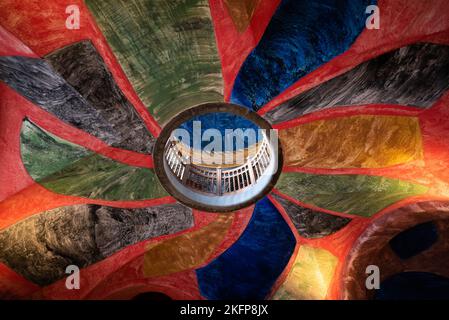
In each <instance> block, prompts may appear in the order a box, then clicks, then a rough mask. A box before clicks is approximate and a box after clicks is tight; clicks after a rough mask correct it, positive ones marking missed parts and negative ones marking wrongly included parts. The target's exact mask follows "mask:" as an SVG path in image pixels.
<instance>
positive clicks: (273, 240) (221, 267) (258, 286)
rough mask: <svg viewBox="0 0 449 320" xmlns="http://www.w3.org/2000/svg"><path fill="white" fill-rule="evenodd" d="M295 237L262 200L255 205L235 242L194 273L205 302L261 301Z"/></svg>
mask: <svg viewBox="0 0 449 320" xmlns="http://www.w3.org/2000/svg"><path fill="white" fill-rule="evenodd" d="M294 248H295V237H294V235H293V233H292V232H291V230H290V228H289V226H288V225H287V223H286V222H285V220H284V218H283V217H282V216H281V214H280V213H279V211H278V210H277V209H276V207H275V206H274V205H273V204H272V203H271V202H270V201H269V200H268V199H267V198H264V199H262V200H261V201H259V202H258V203H257V204H256V207H255V209H254V213H253V216H252V218H251V220H250V222H249V224H248V227H247V228H246V230H245V231H244V232H243V234H242V236H241V237H240V238H239V240H237V242H236V243H235V244H234V245H233V246H232V247H230V248H229V249H228V250H226V251H225V252H224V253H223V254H222V255H220V256H219V257H217V258H216V259H215V260H214V261H212V262H211V263H210V264H208V265H207V266H205V267H203V268H200V269H198V270H197V271H196V274H197V278H198V284H199V288H200V292H201V294H202V295H203V296H204V297H205V298H208V299H213V300H218V299H264V298H265V297H266V296H267V295H268V293H269V292H270V290H271V288H272V286H273V284H274V283H275V281H276V279H277V278H278V277H279V275H280V274H281V273H282V271H283V270H284V268H285V267H286V265H287V263H288V261H289V259H290V257H291V255H292V253H293V250H294Z"/></svg>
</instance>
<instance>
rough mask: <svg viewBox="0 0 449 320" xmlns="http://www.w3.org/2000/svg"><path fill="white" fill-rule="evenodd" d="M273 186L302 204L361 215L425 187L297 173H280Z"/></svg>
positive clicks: (387, 180) (379, 179)
mask: <svg viewBox="0 0 449 320" xmlns="http://www.w3.org/2000/svg"><path fill="white" fill-rule="evenodd" d="M276 188H277V189H278V190H279V191H281V192H282V193H284V194H286V195H289V196H291V197H293V198H295V199H297V200H299V201H301V202H304V203H308V204H312V205H315V206H318V207H320V208H323V209H328V210H332V211H336V212H342V213H349V214H354V215H359V216H365V217H369V216H371V215H373V214H375V213H377V212H379V211H380V210H382V209H383V208H385V207H387V206H389V205H391V204H393V203H395V202H397V201H399V200H402V199H405V198H407V197H411V196H416V195H420V194H423V193H425V192H427V190H428V188H427V187H425V186H422V185H419V184H414V183H410V182H407V181H402V180H398V179H390V178H385V177H378V176H365V175H319V174H316V175H315V174H306V173H299V172H288V173H282V174H281V176H280V178H279V180H278V182H277V184H276Z"/></svg>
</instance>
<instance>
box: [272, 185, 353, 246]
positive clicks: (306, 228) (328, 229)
mask: <svg viewBox="0 0 449 320" xmlns="http://www.w3.org/2000/svg"><path fill="white" fill-rule="evenodd" d="M272 197H273V198H274V199H276V201H277V202H279V204H281V205H282V207H283V208H284V209H285V212H286V213H287V214H288V216H289V217H290V220H291V221H292V222H293V224H294V225H295V227H296V230H297V231H298V234H299V235H300V236H301V237H304V238H322V237H325V236H328V235H330V234H333V233H335V232H337V231H339V230H340V229H342V228H344V227H345V226H346V225H347V224H348V223H349V222H351V219H349V218H343V217H337V216H333V215H330V214H326V213H323V212H319V211H316V210H312V209H308V208H304V207H301V206H299V205H297V204H295V203H293V202H291V201H288V200H287V199H284V198H282V197H281V196H279V195H277V194H274V193H273V194H272Z"/></svg>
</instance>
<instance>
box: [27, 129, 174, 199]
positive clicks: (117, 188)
mask: <svg viewBox="0 0 449 320" xmlns="http://www.w3.org/2000/svg"><path fill="white" fill-rule="evenodd" d="M21 151H22V159H23V163H24V165H25V168H26V169H27V171H28V173H29V174H30V176H31V177H32V178H33V179H34V180H35V181H36V182H38V183H39V184H41V185H42V186H43V187H45V188H47V189H49V190H51V191H53V192H56V193H61V194H65V195H71V196H79V197H87V198H92V199H104V200H143V199H153V198H161V197H164V196H167V195H168V194H167V193H166V192H165V190H164V188H163V187H162V186H161V185H160V183H159V180H158V179H157V177H156V174H155V173H154V171H153V170H151V169H147V168H141V167H133V166H129V165H126V164H123V163H120V162H117V161H114V160H111V159H109V158H105V157H103V156H101V155H99V154H96V153H94V152H92V151H89V150H87V149H84V148H82V147H80V146H77V145H74V144H72V143H69V142H67V141H64V140H62V139H60V138H58V137H56V136H54V135H52V134H50V133H48V132H46V131H44V130H42V129H41V128H39V127H37V126H36V125H34V124H32V123H31V122H29V121H24V123H23V126H22V132H21Z"/></svg>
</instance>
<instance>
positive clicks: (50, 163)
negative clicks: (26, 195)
mask: <svg viewBox="0 0 449 320" xmlns="http://www.w3.org/2000/svg"><path fill="white" fill-rule="evenodd" d="M20 149H21V153H22V161H23V164H24V165H25V168H26V169H27V171H28V173H29V175H30V176H31V177H32V178H33V179H34V180H39V179H42V178H44V177H46V176H49V175H51V174H53V173H55V172H57V171H59V170H62V169H64V168H65V167H66V166H68V165H70V164H71V163H73V162H75V161H77V160H80V159H82V158H83V157H85V156H88V155H90V154H92V152H91V151H89V150H87V149H85V148H83V147H80V146H77V145H75V144H72V143H70V142H68V141H65V140H62V139H60V138H58V137H56V136H54V135H53V134H51V133H49V132H46V131H44V130H42V129H41V128H39V127H38V126H36V125H35V124H33V123H32V122H30V121H28V120H25V121H23V124H22V130H21V133H20Z"/></svg>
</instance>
